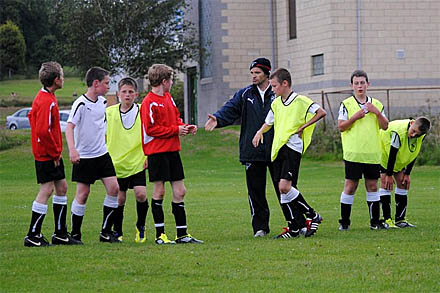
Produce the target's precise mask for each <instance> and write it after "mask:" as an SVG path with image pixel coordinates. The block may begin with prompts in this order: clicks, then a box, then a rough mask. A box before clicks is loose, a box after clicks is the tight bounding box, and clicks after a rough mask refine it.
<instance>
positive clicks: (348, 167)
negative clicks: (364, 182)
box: [344, 160, 380, 180]
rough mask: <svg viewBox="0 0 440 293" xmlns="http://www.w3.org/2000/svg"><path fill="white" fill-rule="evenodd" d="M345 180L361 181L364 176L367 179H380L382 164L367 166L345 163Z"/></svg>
mask: <svg viewBox="0 0 440 293" xmlns="http://www.w3.org/2000/svg"><path fill="white" fill-rule="evenodd" d="M344 163H345V179H351V180H359V179H361V178H362V174H363V175H364V178H365V179H379V177H380V164H365V163H357V162H350V161H345V160H344Z"/></svg>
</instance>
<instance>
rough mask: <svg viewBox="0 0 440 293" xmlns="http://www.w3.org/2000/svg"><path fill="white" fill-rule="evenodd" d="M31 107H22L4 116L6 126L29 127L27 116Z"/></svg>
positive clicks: (9, 127) (12, 127)
mask: <svg viewBox="0 0 440 293" xmlns="http://www.w3.org/2000/svg"><path fill="white" fill-rule="evenodd" d="M30 110H31V108H23V109H20V110H18V111H17V112H15V113H14V114H12V115H11V116H8V117H6V128H7V129H11V130H15V129H22V128H31V125H30V124H29V119H28V117H27V115H28V113H29V111H30Z"/></svg>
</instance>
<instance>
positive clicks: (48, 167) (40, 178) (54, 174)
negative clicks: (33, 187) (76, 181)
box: [35, 159, 66, 184]
mask: <svg viewBox="0 0 440 293" xmlns="http://www.w3.org/2000/svg"><path fill="white" fill-rule="evenodd" d="M35 172H36V174H37V183H38V184H42V183H47V182H51V181H58V180H62V179H65V178H66V175H65V174H64V163H63V159H60V165H59V166H58V167H55V162H54V161H35Z"/></svg>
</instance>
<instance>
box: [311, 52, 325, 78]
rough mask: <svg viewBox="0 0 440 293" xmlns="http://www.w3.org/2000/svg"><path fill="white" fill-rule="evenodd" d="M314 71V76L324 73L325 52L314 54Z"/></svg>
mask: <svg viewBox="0 0 440 293" xmlns="http://www.w3.org/2000/svg"><path fill="white" fill-rule="evenodd" d="M312 73H313V75H314V76H315V75H323V74H324V54H319V55H314V56H312Z"/></svg>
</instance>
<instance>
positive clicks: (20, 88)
mask: <svg viewBox="0 0 440 293" xmlns="http://www.w3.org/2000/svg"><path fill="white" fill-rule="evenodd" d="M41 87H42V85H41V83H40V81H39V80H37V79H24V80H6V81H0V100H4V101H10V100H11V99H12V98H11V96H10V95H11V92H14V93H15V94H17V95H18V97H17V99H18V100H19V101H23V102H28V103H29V105H31V104H32V101H33V99H34V97H35V95H36V94H37V92H38V90H40V89H41ZM86 90H87V86H86V84H85V83H84V81H83V80H81V79H80V78H77V77H68V78H65V80H64V87H63V88H62V89H60V90H58V91H57V92H56V95H57V99H58V102H59V103H60V104H71V103H72V102H73V97H72V95H73V93H74V92H76V93H77V94H78V96H79V95H81V94H83V93H84V92H85V91H86Z"/></svg>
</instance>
